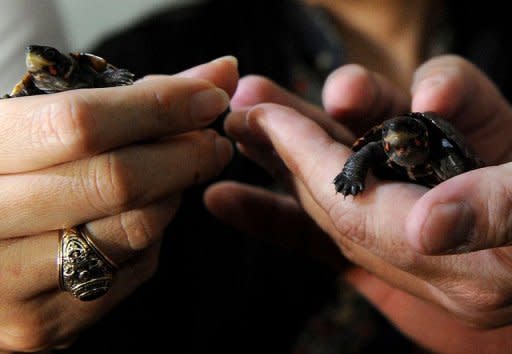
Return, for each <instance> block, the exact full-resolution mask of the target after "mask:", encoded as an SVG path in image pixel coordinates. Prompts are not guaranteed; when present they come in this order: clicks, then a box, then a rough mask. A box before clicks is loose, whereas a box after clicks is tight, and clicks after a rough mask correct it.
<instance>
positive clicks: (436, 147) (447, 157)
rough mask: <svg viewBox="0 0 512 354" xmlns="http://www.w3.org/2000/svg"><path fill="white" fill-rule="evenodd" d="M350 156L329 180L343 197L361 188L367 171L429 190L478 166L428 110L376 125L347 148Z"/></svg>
mask: <svg viewBox="0 0 512 354" xmlns="http://www.w3.org/2000/svg"><path fill="white" fill-rule="evenodd" d="M352 150H353V151H354V152H355V153H354V154H353V155H352V156H350V157H349V158H348V160H347V161H346V163H345V166H344V167H343V170H342V171H341V173H339V174H338V175H337V176H336V177H335V178H334V185H335V187H336V191H337V192H340V193H341V194H343V195H344V196H347V195H349V194H352V195H354V196H355V195H357V194H358V193H359V192H362V191H363V189H364V181H365V178H366V174H367V172H368V169H369V168H371V169H372V170H373V172H374V174H375V175H376V176H377V177H379V178H383V179H395V180H402V181H409V182H414V183H418V184H421V185H424V186H427V187H433V186H435V185H437V184H439V183H441V182H442V181H445V180H447V179H448V178H451V177H454V176H456V175H458V174H461V173H464V172H467V171H469V170H472V169H475V168H478V167H482V166H483V162H482V161H481V160H480V159H479V158H478V157H477V156H476V155H475V154H474V153H473V152H472V150H471V149H470V148H469V146H468V145H467V144H466V143H465V141H464V138H463V137H462V134H461V133H459V132H458V131H457V130H456V129H455V128H454V127H453V126H452V125H451V124H450V123H448V122H447V121H446V120H444V119H443V118H441V117H440V116H439V115H438V114H436V113H434V112H424V113H420V112H411V113H408V114H405V115H401V116H397V117H394V118H391V119H389V120H386V121H384V122H383V123H381V124H379V125H376V126H375V127H373V128H371V129H370V130H369V131H368V132H366V133H365V134H364V135H363V136H362V137H361V138H359V139H357V140H356V142H355V143H354V144H353V145H352Z"/></svg>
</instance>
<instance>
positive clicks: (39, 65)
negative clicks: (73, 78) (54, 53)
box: [25, 52, 55, 72]
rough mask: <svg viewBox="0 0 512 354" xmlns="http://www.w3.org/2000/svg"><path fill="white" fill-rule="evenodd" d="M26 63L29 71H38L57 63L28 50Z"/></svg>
mask: <svg viewBox="0 0 512 354" xmlns="http://www.w3.org/2000/svg"><path fill="white" fill-rule="evenodd" d="M25 65H26V66H27V69H28V71H30V72H37V71H40V70H43V69H44V68H47V67H50V66H53V65H55V63H54V62H52V61H49V60H47V59H45V58H43V57H42V56H41V55H39V54H36V53H33V52H28V53H27V55H26V57H25Z"/></svg>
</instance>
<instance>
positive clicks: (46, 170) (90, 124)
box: [0, 58, 238, 351]
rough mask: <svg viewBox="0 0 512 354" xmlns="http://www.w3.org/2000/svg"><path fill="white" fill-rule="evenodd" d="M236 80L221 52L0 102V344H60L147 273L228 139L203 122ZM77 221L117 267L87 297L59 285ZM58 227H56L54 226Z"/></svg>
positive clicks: (225, 151)
mask: <svg viewBox="0 0 512 354" xmlns="http://www.w3.org/2000/svg"><path fill="white" fill-rule="evenodd" d="M237 82H238V71H237V67H236V61H235V60H233V58H222V59H219V60H216V61H213V62H210V63H207V64H204V65H201V66H198V67H195V68H192V69H189V70H187V71H185V72H182V73H180V74H177V75H174V76H163V75H162V76H149V77H146V78H144V79H142V80H139V81H138V82H136V83H135V84H134V85H131V86H126V87H115V88H103V89H85V90H75V91H68V92H64V93H59V94H52V95H41V96H33V97H23V98H13V99H6V100H1V101H0V137H1V138H0V284H1V285H0V351H2V350H4V351H35V350H42V349H46V348H51V347H55V346H59V345H65V344H66V343H68V342H69V341H70V340H72V339H73V338H74V337H75V336H76V335H78V334H79V333H80V331H81V330H82V329H83V328H85V327H87V326H89V325H91V324H92V323H94V321H96V320H98V319H99V318H100V317H101V316H102V315H104V314H105V313H106V312H108V311H109V310H110V309H111V308H112V307H113V306H114V305H115V304H116V303H118V302H119V301H121V300H122V299H123V298H125V297H126V296H128V295H129V294H130V293H131V292H132V291H133V290H134V289H135V288H137V286H139V285H140V284H141V283H142V282H144V281H145V280H146V279H148V277H150V276H151V275H152V273H153V272H154V270H155V267H156V265H157V261H158V251H159V244H160V242H159V241H160V238H161V235H162V231H163V229H164V228H165V227H166V226H167V224H168V223H169V222H170V220H171V219H172V218H173V216H174V214H175V212H176V209H177V207H178V205H179V202H180V195H181V192H182V191H183V190H184V189H186V188H187V187H189V186H191V185H194V184H196V183H198V182H202V181H205V180H207V179H209V178H211V177H214V176H215V175H216V174H218V173H219V172H220V171H221V170H222V169H223V167H224V166H225V165H226V164H227V163H228V161H229V160H230V158H231V155H232V148H231V144H230V143H229V141H228V140H227V139H226V138H223V137H220V136H219V135H218V134H217V133H216V132H214V131H212V130H209V129H203V128H204V127H206V126H207V125H208V124H209V123H211V122H212V121H213V120H214V119H215V118H216V117H218V116H219V115H220V114H221V113H222V112H224V111H225V110H226V109H227V107H228V105H229V97H230V96H231V95H232V94H233V92H234V90H235V88H236V85H237ZM82 224H84V225H85V227H86V228H87V229H88V231H89V232H90V234H91V236H92V237H93V238H94V241H95V243H96V244H97V245H98V247H99V248H100V249H101V251H103V253H105V254H106V255H108V256H109V257H110V258H111V259H113V260H114V261H115V262H116V263H117V265H118V266H119V270H118V272H117V274H116V275H115V277H114V282H113V285H112V288H111V289H110V291H109V292H107V293H106V294H105V295H104V296H102V297H100V298H99V299H97V300H94V301H89V302H82V301H79V300H78V299H76V298H74V297H73V296H72V295H71V294H70V293H68V292H64V291H62V290H60V289H59V281H58V271H57V264H56V258H57V251H58V234H59V231H58V230H59V229H61V228H64V227H72V226H76V225H82ZM49 230H54V231H49Z"/></svg>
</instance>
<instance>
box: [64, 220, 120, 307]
mask: <svg viewBox="0 0 512 354" xmlns="http://www.w3.org/2000/svg"><path fill="white" fill-rule="evenodd" d="M57 263H58V270H59V286H60V288H61V289H62V290H64V291H68V292H70V293H71V294H72V295H73V296H75V297H76V298H77V299H79V300H81V301H91V300H95V299H97V298H99V297H101V296H103V295H104V294H105V293H106V292H107V291H108V290H109V289H110V287H111V285H112V281H113V278H114V274H115V272H116V270H117V266H116V265H115V263H114V262H112V260H110V259H109V258H108V257H107V256H106V255H105V254H103V253H102V252H101V251H100V250H99V248H98V247H96V245H95V244H94V242H93V241H92V239H91V237H90V236H89V233H88V232H87V229H86V228H85V227H83V226H81V227H77V228H68V229H63V230H61V232H60V240H59V255H58V259H57Z"/></svg>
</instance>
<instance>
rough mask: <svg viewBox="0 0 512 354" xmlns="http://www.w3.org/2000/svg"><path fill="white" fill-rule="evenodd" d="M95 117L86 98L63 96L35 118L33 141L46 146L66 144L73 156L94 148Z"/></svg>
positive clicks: (42, 109) (32, 133) (86, 152)
mask: <svg viewBox="0 0 512 354" xmlns="http://www.w3.org/2000/svg"><path fill="white" fill-rule="evenodd" d="M93 124H94V119H93V117H92V116H91V110H90V108H89V107H88V104H87V103H86V101H85V100H81V99H74V100H71V99H70V98H68V99H64V98H63V99H61V100H60V101H59V102H54V103H50V104H48V105H46V106H44V107H42V108H41V109H40V110H39V111H38V112H37V113H36V116H35V117H34V119H33V120H32V127H31V141H32V142H33V144H35V145H37V147H43V148H46V149H51V148H54V147H55V146H57V147H59V148H64V149H65V150H66V151H68V153H70V154H71V155H73V156H84V155H86V154H88V153H90V152H92V151H94V145H95V143H94V138H93V134H92V132H93V131H94V127H93Z"/></svg>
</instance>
